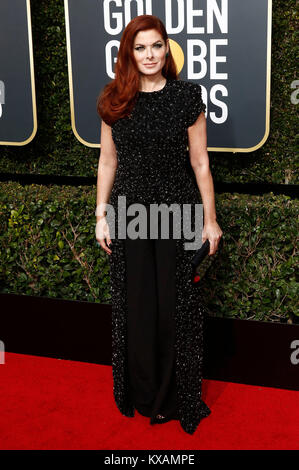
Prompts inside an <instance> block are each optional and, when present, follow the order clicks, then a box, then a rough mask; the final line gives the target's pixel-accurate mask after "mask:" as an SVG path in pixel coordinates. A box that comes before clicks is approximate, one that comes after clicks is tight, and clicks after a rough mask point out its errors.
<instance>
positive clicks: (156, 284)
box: [125, 214, 179, 423]
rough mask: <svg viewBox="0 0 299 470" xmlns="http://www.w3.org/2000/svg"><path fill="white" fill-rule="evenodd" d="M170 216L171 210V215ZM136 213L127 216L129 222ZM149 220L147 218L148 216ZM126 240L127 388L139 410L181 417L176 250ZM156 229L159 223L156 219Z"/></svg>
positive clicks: (169, 244)
mask: <svg viewBox="0 0 299 470" xmlns="http://www.w3.org/2000/svg"><path fill="white" fill-rule="evenodd" d="M170 215H171V214H170ZM132 218H134V217H132V216H131V217H127V223H128V222H129V221H130V220H131V219H132ZM148 221H149V218H148ZM169 221H170V225H169V229H170V237H169V239H162V238H161V236H160V235H161V234H160V232H159V235H158V239H150V238H149V233H150V232H149V222H148V238H147V239H141V238H137V239H136V240H132V239H129V238H126V240H125V253H126V269H127V303H128V322H127V326H128V366H129V381H130V392H131V396H132V399H133V402H134V405H135V407H136V409H137V410H138V411H139V413H140V414H142V415H144V416H148V417H151V423H153V422H155V416H156V415H157V414H162V415H164V416H166V418H167V419H179V418H178V412H177V389H176V380H175V350H174V339H175V323H174V309H175V268H176V262H175V253H176V240H175V239H172V238H171V237H172V217H169ZM158 226H159V230H160V228H161V222H160V219H159V223H158Z"/></svg>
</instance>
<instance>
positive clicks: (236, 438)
mask: <svg viewBox="0 0 299 470" xmlns="http://www.w3.org/2000/svg"><path fill="white" fill-rule="evenodd" d="M0 377H1V412H0V429H1V432H0V449H1V450H4V449H6V450H7V449H9V450H12V449H19V450H22V449H27V450H29V449H35V450H37V449H40V450H46V449H52V450H54V449H61V450H62V449H78V450H80V449H95V450H96V449H108V450H111V449H112V450H117V449H119V450H121V449H133V450H135V449H159V450H166V449H170V450H175V449H180V450H184V449H189V450H195V449H214V450H215V449H243V450H245V449H250V450H253V449H260V450H267V449H277V450H280V449H284V450H287V449H290V450H298V449H299V393H298V392H296V391H290V390H282V389H272V388H266V387H258V386H248V385H240V384H235V383H227V382H221V381H216V380H204V381H203V399H204V400H205V402H206V403H207V405H208V406H209V407H210V408H211V410H212V413H211V415H210V416H209V417H207V418H204V419H203V420H202V421H201V423H200V424H199V426H198V428H197V430H196V432H195V433H194V434H193V435H189V434H186V433H185V432H184V431H183V429H182V428H181V426H180V424H179V422H178V421H170V422H168V423H164V424H155V425H150V424H149V418H145V417H143V416H141V415H140V414H139V413H138V412H135V413H136V414H135V417H134V418H127V417H125V416H123V415H122V414H121V413H120V412H119V411H118V409H117V408H116V405H115V403H114V399H113V395H112V369H111V367H110V366H101V365H97V364H88V363H84V362H73V361H66V360H60V359H51V358H46V357H38V356H29V355H22V354H14V353H8V352H6V353H5V364H0Z"/></svg>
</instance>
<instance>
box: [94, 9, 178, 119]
mask: <svg viewBox="0 0 299 470" xmlns="http://www.w3.org/2000/svg"><path fill="white" fill-rule="evenodd" d="M148 29H155V30H157V31H158V32H159V33H160V34H161V36H162V38H163V40H164V42H165V43H166V40H167V39H168V35H167V31H166V29H165V26H164V24H163V23H162V21H161V20H160V18H158V17H157V16H154V15H140V16H136V17H135V18H133V19H132V20H131V21H130V23H128V25H127V26H126V28H125V29H124V31H123V34H122V37H121V41H120V46H119V51H118V54H117V62H116V65H115V78H114V80H112V81H111V82H110V83H107V84H106V85H105V86H104V88H103V90H102V91H101V93H100V95H99V96H98V98H97V112H98V114H99V115H100V116H101V118H102V119H103V120H104V121H105V122H106V123H107V124H108V125H110V126H111V125H112V124H113V123H114V122H115V121H117V120H118V119H120V118H122V117H125V116H128V115H129V114H130V112H131V111H132V109H133V107H134V104H135V101H136V98H137V96H138V92H139V80H140V78H139V77H140V73H139V70H138V67H137V64H136V62H135V58H134V53H133V44H134V39H135V36H136V35H137V34H138V32H139V31H145V30H148ZM162 75H163V76H164V77H165V78H170V79H175V80H177V79H178V73H177V68H176V64H175V61H174V59H173V57H172V54H171V50H170V48H169V53H168V56H167V57H166V59H165V64H164V67H163V69H162Z"/></svg>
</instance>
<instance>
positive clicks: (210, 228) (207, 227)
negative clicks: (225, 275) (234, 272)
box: [202, 221, 223, 255]
mask: <svg viewBox="0 0 299 470" xmlns="http://www.w3.org/2000/svg"><path fill="white" fill-rule="evenodd" d="M222 235H223V232H222V230H221V228H220V227H219V225H218V224H217V222H216V221H215V222H208V223H205V224H204V227H203V231H202V242H205V241H206V240H207V239H208V240H209V242H210V251H209V255H214V254H215V253H216V251H217V248H218V245H219V241H220V238H221V237H222Z"/></svg>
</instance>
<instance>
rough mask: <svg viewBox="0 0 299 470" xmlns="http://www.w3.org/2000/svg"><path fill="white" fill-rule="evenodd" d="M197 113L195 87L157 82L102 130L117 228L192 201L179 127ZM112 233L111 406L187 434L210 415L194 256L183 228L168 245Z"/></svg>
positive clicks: (195, 195)
mask: <svg viewBox="0 0 299 470" xmlns="http://www.w3.org/2000/svg"><path fill="white" fill-rule="evenodd" d="M205 110H206V105H205V104H204V103H203V101H202V95H201V87H200V85H198V84H196V83H192V82H187V81H184V80H175V79H167V81H166V84H165V85H164V87H163V88H162V89H161V90H158V91H153V92H139V94H138V98H137V101H136V104H135V106H134V108H133V111H132V112H131V114H130V115H129V116H127V117H125V118H122V119H119V120H118V121H116V122H115V123H114V124H113V125H112V137H113V141H114V143H115V147H116V151H117V156H118V167H117V171H116V175H115V181H114V185H113V188H112V191H111V196H110V201H109V202H110V204H111V205H112V206H113V208H114V210H115V217H114V218H115V220H119V221H120V223H121V221H123V220H124V219H123V218H124V217H126V219H125V220H126V222H125V223H126V224H127V223H128V220H131V219H130V217H128V216H127V215H126V216H125V215H124V214H125V213H126V210H127V208H128V206H130V205H132V204H134V203H141V204H143V205H144V206H146V207H147V208H149V205H150V204H158V205H160V204H164V205H165V204H166V205H167V206H168V207H170V205H172V204H178V205H179V206H180V207H182V205H183V204H190V205H194V204H195V203H201V202H202V201H201V198H200V192H199V190H198V187H197V185H196V180H195V177H194V173H193V171H192V168H191V165H190V158H189V154H188V151H187V146H188V131H187V129H188V127H189V126H191V125H192V124H193V123H194V122H195V121H196V119H197V118H198V116H199V114H200V113H201V112H202V111H204V112H205ZM124 196H125V198H123V199H122V198H121V197H124ZM124 201H125V202H124ZM182 214H183V210H182ZM135 215H136V214H135ZM169 220H170V221H171V222H172V220H173V219H172V218H170V219H169ZM108 224H109V225H110V223H109V219H108ZM126 226H127V225H126ZM111 227H112V226H111ZM118 227H119V225H117V223H116V224H115V237H114V238H113V237H112V238H111V239H112V245H111V249H112V254H111V255H110V257H109V260H110V279H111V281H110V282H111V284H110V285H111V302H112V371H113V392H114V398H115V402H116V405H117V407H118V409H119V410H120V412H121V413H122V414H123V415H125V416H127V417H133V416H134V410H135V408H136V409H137V410H138V411H139V412H140V413H141V414H143V415H144V416H149V417H150V418H151V419H150V423H151V424H153V423H154V422H155V416H156V414H162V415H164V416H166V420H169V419H178V420H179V422H180V424H181V426H182V428H183V429H184V431H186V432H187V433H189V434H193V433H194V431H195V430H196V428H197V426H198V424H199V422H200V420H201V419H202V418H204V417H206V416H208V415H209V414H210V413H211V410H210V409H209V407H208V406H207V405H206V403H205V402H204V401H203V400H202V397H201V386H202V367H203V320H204V314H205V312H206V310H205V306H204V303H203V300H202V298H201V292H200V290H199V288H198V287H197V286H196V287H195V286H194V285H193V284H192V267H191V263H190V260H191V258H192V256H193V255H194V251H193V250H186V249H185V248H184V243H185V242H186V241H190V240H186V239H185V238H184V237H185V234H184V232H183V228H182V229H181V228H180V230H181V231H180V234H181V235H180V238H177V239H171V237H169V240H161V239H160V238H159V239H155V240H148V239H147V240H140V239H139V240H138V239H137V240H129V239H128V238H127V239H125V237H123V236H122V235H121V234H119V232H118ZM180 227H183V224H181V225H180ZM191 227H192V229H194V212H191ZM170 231H171V229H170Z"/></svg>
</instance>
